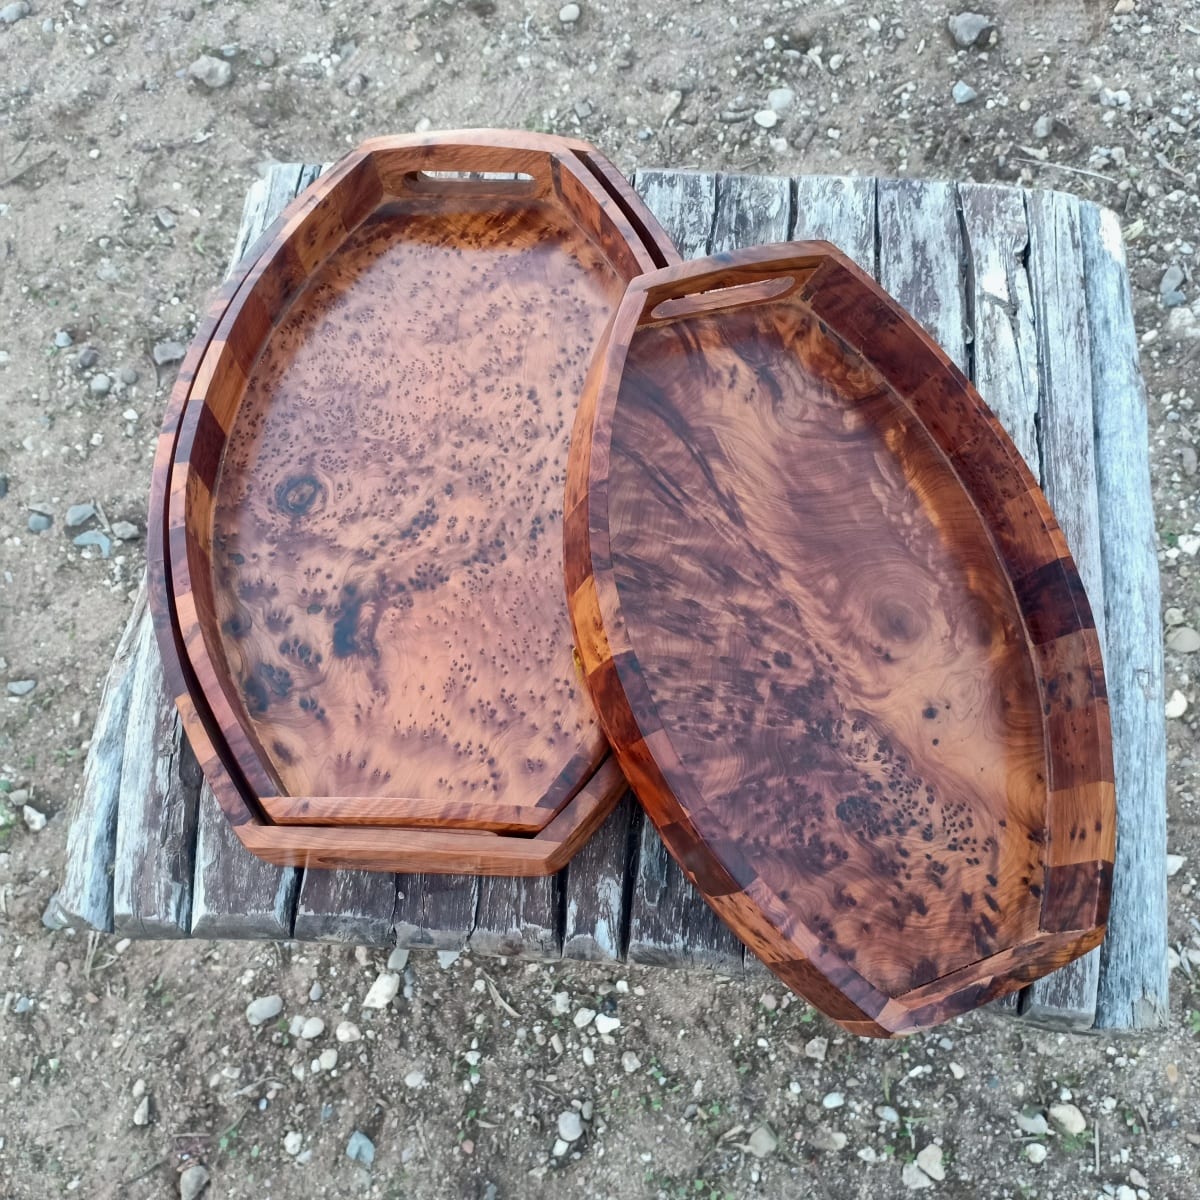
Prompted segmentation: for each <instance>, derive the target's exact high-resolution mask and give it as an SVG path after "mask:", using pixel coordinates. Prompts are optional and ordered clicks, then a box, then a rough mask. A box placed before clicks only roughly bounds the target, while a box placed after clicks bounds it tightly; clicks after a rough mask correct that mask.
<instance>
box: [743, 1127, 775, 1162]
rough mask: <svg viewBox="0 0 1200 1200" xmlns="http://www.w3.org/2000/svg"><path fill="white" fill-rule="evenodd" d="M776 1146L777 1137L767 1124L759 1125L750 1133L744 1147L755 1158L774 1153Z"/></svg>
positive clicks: (765, 1156)
mask: <svg viewBox="0 0 1200 1200" xmlns="http://www.w3.org/2000/svg"><path fill="white" fill-rule="evenodd" d="M778 1146H779V1139H778V1138H777V1137H776V1136H775V1131H774V1130H773V1129H772V1128H771V1127H770V1126H769V1125H760V1126H759V1127H758V1128H757V1129H756V1130H755V1131H754V1132H753V1133H752V1134H751V1135H750V1140H749V1141H748V1142H747V1143H746V1149H748V1150H749V1151H750V1153H751V1154H753V1155H754V1157H755V1158H768V1157H770V1156H771V1155H772V1154H774V1153H775V1151H776V1149H777V1148H778Z"/></svg>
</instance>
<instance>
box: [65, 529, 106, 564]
mask: <svg viewBox="0 0 1200 1200" xmlns="http://www.w3.org/2000/svg"><path fill="white" fill-rule="evenodd" d="M71 540H72V543H73V544H74V545H76V546H81V547H87V546H95V547H96V548H97V549H98V550H99V551H100V557H101V558H107V557H108V556H109V555H110V554H111V553H112V541H111V539H110V538H109V537H108V535H107V534H103V533H101V532H100V530H98V529H88V530H86V531H85V532H83V533H81V534H80V535H79V536H78V537H76V538H72V539H71Z"/></svg>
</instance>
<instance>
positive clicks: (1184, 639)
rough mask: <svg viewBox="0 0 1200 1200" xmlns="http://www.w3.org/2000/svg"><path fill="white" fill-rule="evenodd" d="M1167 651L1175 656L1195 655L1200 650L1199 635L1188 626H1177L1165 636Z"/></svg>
mask: <svg viewBox="0 0 1200 1200" xmlns="http://www.w3.org/2000/svg"><path fill="white" fill-rule="evenodd" d="M1167 649H1168V650H1172V651H1174V653H1176V654H1195V653H1196V651H1197V650H1200V633H1197V632H1196V630H1194V629H1193V628H1192V627H1191V626H1190V625H1177V626H1175V628H1174V629H1172V630H1171V632H1170V633H1168V634H1167Z"/></svg>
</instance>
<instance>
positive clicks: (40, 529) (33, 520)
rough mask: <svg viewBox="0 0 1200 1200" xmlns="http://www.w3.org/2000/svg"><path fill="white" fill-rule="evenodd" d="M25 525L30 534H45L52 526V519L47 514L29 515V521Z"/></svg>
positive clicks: (36, 513)
mask: <svg viewBox="0 0 1200 1200" xmlns="http://www.w3.org/2000/svg"><path fill="white" fill-rule="evenodd" d="M25 523H26V525H28V526H29V532H30V533H45V532H46V530H47V529H49V528H50V526H51V525H53V524H54V518H53V517H52V516H50V514H49V513H39V512H35V513H30V514H29V520H28V521H26V522H25Z"/></svg>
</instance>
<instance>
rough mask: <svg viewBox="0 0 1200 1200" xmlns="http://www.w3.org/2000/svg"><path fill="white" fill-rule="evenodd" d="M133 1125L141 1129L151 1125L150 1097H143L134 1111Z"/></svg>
mask: <svg viewBox="0 0 1200 1200" xmlns="http://www.w3.org/2000/svg"><path fill="white" fill-rule="evenodd" d="M133 1123H134V1124H135V1125H137V1126H139V1127H141V1126H143V1125H149V1124H150V1097H149V1096H143V1097H142V1098H141V1100H140V1101H139V1102H138V1106H137V1108H135V1109H134V1110H133Z"/></svg>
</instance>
